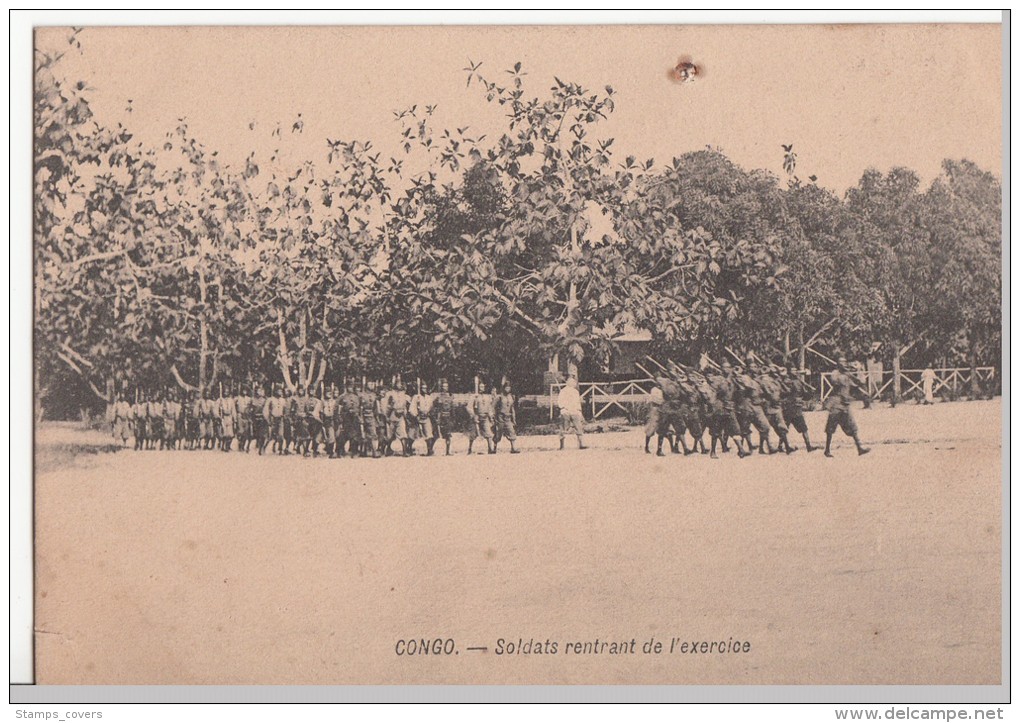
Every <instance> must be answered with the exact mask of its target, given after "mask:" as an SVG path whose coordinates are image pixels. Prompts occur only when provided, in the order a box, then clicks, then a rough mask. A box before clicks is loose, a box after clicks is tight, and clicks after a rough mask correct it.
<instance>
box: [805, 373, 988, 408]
mask: <svg viewBox="0 0 1020 723" xmlns="http://www.w3.org/2000/svg"><path fill="white" fill-rule="evenodd" d="M924 371H925V370H924V369H901V370H900V380H899V382H900V390H899V394H900V396H901V397H906V396H909V395H910V394H911V393H912V392H917V393H918V394H921V395H923V394H924V376H923V375H924ZM932 371H933V372H935V378H934V380H933V381H932V394H938V393H939V392H940V391H943V390H949V391H950V392H951V393H952V394H953V395H956V394H957V393H960V392H966V391H967V390H968V389H969V388H970V381H971V379H970V375H971V369H970V367H946V368H939V369H932ZM974 374H976V375H977V378H978V382H983V383H984V384H988V383H989V382H993V381H994V380H995V367H977V368H975V369H974ZM851 376H854V377H855V378H856V379H857V380H858V381H859V382H860V383H861V384H862V385H863V386H865V388H866V389H867V390H868V392H869V393H870V395H871V397H872V399H881V398H882V396H883V395H885V394H891V393H892V392H891V391H890V390H891V389H892V388H894V387H895V386H896V374H895V372H893V371H891V370H890V371H884V372H882V376H881V379H875V376H876V375H873V374H869V373H868V372H859V373H854V372H851ZM831 377H832V372H822V373H821V380H820V382H821V383H820V385H819V390H818V399H819V401H823V402H824V401H825V400H826V398H827V397H828V396H829V395H830V394H832V381H831ZM986 391H987V390H986Z"/></svg>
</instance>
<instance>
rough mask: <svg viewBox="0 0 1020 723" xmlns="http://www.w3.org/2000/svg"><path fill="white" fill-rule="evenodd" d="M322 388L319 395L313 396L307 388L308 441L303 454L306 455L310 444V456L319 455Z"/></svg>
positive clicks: (306, 417)
mask: <svg viewBox="0 0 1020 723" xmlns="http://www.w3.org/2000/svg"><path fill="white" fill-rule="evenodd" d="M321 394H322V390H321V388H320V396H318V397H317V396H315V394H314V392H313V391H312V390H311V389H309V390H308V397H307V399H306V401H305V419H306V420H307V423H308V441H307V442H305V456H306V457H307V456H308V446H309V445H311V448H312V456H313V457H318V456H319V443H320V442H321V441H322V397H321Z"/></svg>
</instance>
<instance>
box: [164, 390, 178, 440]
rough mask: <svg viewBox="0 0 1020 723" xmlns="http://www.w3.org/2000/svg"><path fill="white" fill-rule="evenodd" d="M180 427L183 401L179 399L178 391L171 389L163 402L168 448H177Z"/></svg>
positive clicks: (165, 435) (165, 436)
mask: <svg viewBox="0 0 1020 723" xmlns="http://www.w3.org/2000/svg"><path fill="white" fill-rule="evenodd" d="M180 428H181V403H180V402H178V401H177V393H176V392H174V391H173V390H171V391H169V392H167V395H166V401H165V402H163V439H164V440H165V446H166V448H167V449H177V440H178V439H179V437H180Z"/></svg>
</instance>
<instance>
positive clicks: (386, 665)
mask: <svg viewBox="0 0 1020 723" xmlns="http://www.w3.org/2000/svg"><path fill="white" fill-rule="evenodd" d="M857 418H858V422H859V424H860V427H861V430H862V437H863V439H864V440H865V442H866V443H867V444H870V445H871V446H872V453H871V454H870V455H867V456H865V457H858V456H857V455H856V454H855V453H854V451H853V448H852V444H851V443H850V441H849V440H848V439H846V438H845V437H842V436H841V435H838V436H837V440H838V445H836V444H834V452H835V454H836V458H835V459H825V458H824V457H823V456H822V454H821V452H820V451H819V452H815V453H813V454H811V455H808V454H806V453H804V452H803V450H801V451H799V452H797V453H796V454H794V455H792V456H789V457H786V456H782V455H776V456H774V457H769V458H759V457H758V456H757V455H756V456H754V457H752V458H750V459H747V460H739V459H737V458H736V455H735V454H730V455H725V456H724V457H723V458H722V459H720V460H710V459H708V458H707V457H702V456H693V457H688V458H684V457H681V456H669V457H666V458H656V457H654V456H649V455H645V454H644V453H643V452H642V451H641V445H642V438H641V432H640V431H638V430H633V431H630V432H624V433H612V434H602V435H590V437H589V443H590V444H591V445H592V449H590V450H587V451H583V452H581V451H577V450H576V449H574V448H573V447H574V444H575V443H574V441H573V440H571V439H568V449H567V450H566V451H564V452H559V451H555V447H556V446H557V441H556V438H555V437H529V438H523V439H522V444H521V448H522V449H523V450H524V452H525V453H524V454H521V455H517V456H514V457H511V456H510V455H508V454H505V453H504V452H503V451H502V450H501V453H500V454H499V455H496V456H488V455H482V456H471V457H467V456H465V455H464V454H463V453H464V451H465V449H466V440H464V439H463V438H459V437H458V438H456V439H455V450H456V451H458V452H459V453H460V454H458V455H457V456H454V457H450V458H444V457H434V458H416V459H410V460H407V459H399V458H396V459H384V460H328V459H321V458H320V459H299V458H295V457H283V458H280V457H262V458H259V457H257V456H255V455H240V454H237V453H233V454H224V453H222V452H134V451H131V450H124V451H120V452H117V453H115V454H114V453H109V452H108V451H106V450H105V449H104V445H107V444H108V443H109V439H108V437H106V436H105V435H103V434H102V433H97V432H85V431H81V430H78V429H76V428H74V427H73V426H69V425H50V424H44V425H43V426H41V427H40V428H39V429H38V432H37V461H38V465H39V470H38V475H37V478H36V497H35V500H36V508H35V509H36V545H37V548H36V549H37V565H36V605H37V613H36V626H37V635H36V645H37V649H36V652H37V679H38V682H40V683H118V684H142V683H179V684H189V683H220V684H229V683H263V684H267V683H280V684H301V683H307V684H338V683H359V684H364V683H472V682H485V683H522V684H524V683H527V684H539V683H604V684H608V683H678V684H724V683H731V684H942V685H945V684H999V683H1000V663H1001V640H1000V616H1001V542H1000V539H1001V444H1000V427H1001V424H1000V418H1001V405H1000V401H999V400H994V401H990V402H968V403H953V404H939V405H935V406H933V407H918V406H913V405H910V406H901V407H899V408H897V409H889V408H887V407H883V408H880V409H874V410H859V411H858V412H857ZM808 421H809V424H810V425H811V429H812V431H813V441H814V442H815V444H820V443H821V442H823V441H824V438H823V436H822V428H823V426H824V417H823V415H822V414H821V413H811V414H810V415H809V419H808ZM797 443H798V444H800V445H801V446H802V444H801V441H800V440H799V439H798V440H797ZM89 450H92V451H94V452H97V453H87V452H89ZM653 636H654V637H655V638H656V640H659V641H662V642H663V643H664V645H665V646H666V647H667V648H668V646H669V644H670V641H671V639H672V638H673V637H679V638H681V639H682V640H683V641H702V640H723V641H728V640H729V638H731V637H732V638H734V639H737V640H740V641H749V642H750V643H751V649H750V651H749V652H746V653H739V654H732V653H731V654H725V655H721V654H713V653H710V654H696V655H690V654H683V655H681V654H678V653H677V654H668V652H664V653H662V654H658V655H656V654H651V655H645V654H642V651H641V648H642V644H643V643H644V642H645V641H647V640H649V639H650V638H651V637H653ZM423 637H425V638H437V637H439V638H453V639H454V640H455V641H456V642H455V646H456V654H453V655H449V656H434V655H429V656H398V655H397V654H396V653H395V645H396V643H397V641H398V640H400V639H405V638H423ZM500 638H503V639H505V640H512V641H513V642H515V643H516V642H517V641H518V640H519V639H523V640H524V642H527V641H528V640H529V639H531V638H534V639H535V640H536V641H542V642H545V641H546V639H549V640H550V641H556V642H557V643H558V646H557V647H558V652H557V653H556V654H542V655H535V654H531V655H497V654H496V649H497V646H498V641H499V639H500ZM596 638H598V639H599V640H603V641H605V640H608V641H630V640H631V639H634V640H635V641H636V652H635V653H634V654H621V655H611V654H608V653H604V654H594V653H593V654H580V655H578V654H571V653H567V652H566V644H567V643H568V642H574V641H577V642H584V641H590V640H594V639H596ZM469 646H470V647H488V650H487V651H468V650H467V647H469Z"/></svg>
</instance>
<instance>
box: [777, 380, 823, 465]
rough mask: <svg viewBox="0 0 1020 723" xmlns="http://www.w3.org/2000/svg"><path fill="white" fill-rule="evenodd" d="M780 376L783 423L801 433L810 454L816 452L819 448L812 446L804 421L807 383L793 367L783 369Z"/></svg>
mask: <svg viewBox="0 0 1020 723" xmlns="http://www.w3.org/2000/svg"><path fill="white" fill-rule="evenodd" d="M779 374H780V377H779V383H780V385H781V386H782V400H781V401H782V407H783V421H784V422H786V424H787V426H788V427H793V428H794V429H796V430H797V431H798V432H800V434H801V435H802V436H803V437H804V448H805V449H806V450H807V451H808V452H814V451H815V450H816V449H818V448H817V447H813V446H812V445H811V439H810V438H809V437H808V426H807V421H806V420H805V419H804V400H805V399H806V398H807V396H808V392H809V390H808V385H807V382H805V381H804V379H803V378H802V377H801V375H800V374H798V373H797V370H796V369H794V368H793V366H792V365H788V366H787V367H786V368H784V369H782V370H781V371H780V372H779Z"/></svg>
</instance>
